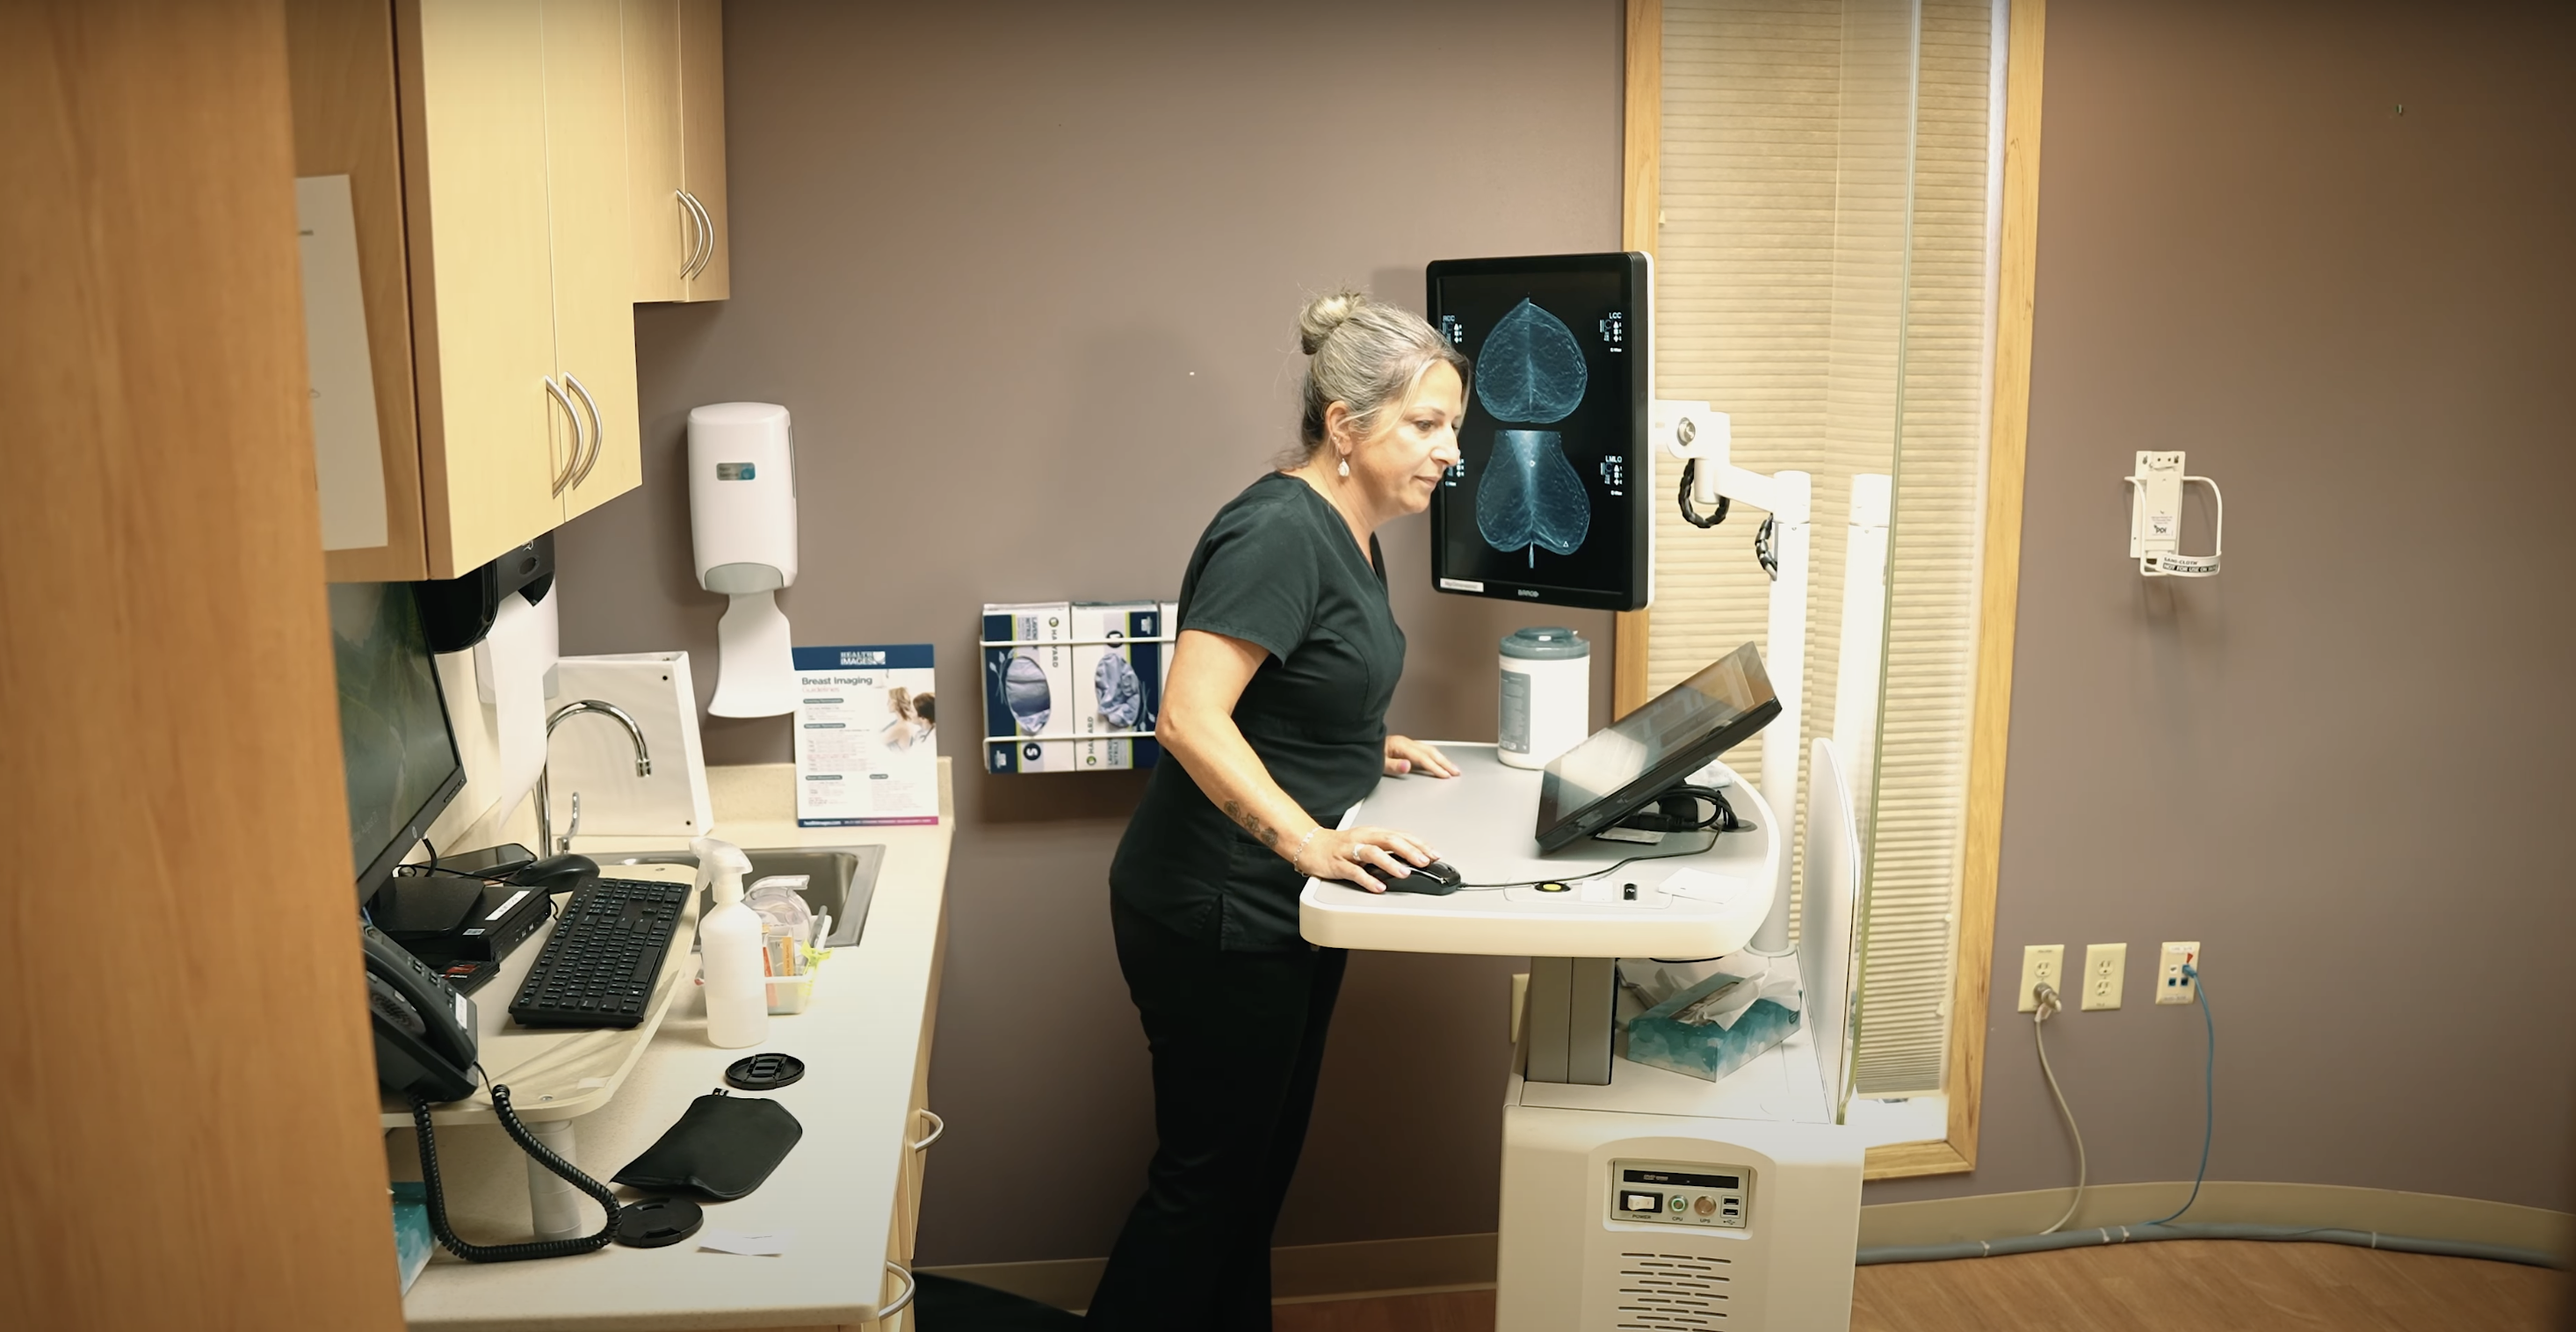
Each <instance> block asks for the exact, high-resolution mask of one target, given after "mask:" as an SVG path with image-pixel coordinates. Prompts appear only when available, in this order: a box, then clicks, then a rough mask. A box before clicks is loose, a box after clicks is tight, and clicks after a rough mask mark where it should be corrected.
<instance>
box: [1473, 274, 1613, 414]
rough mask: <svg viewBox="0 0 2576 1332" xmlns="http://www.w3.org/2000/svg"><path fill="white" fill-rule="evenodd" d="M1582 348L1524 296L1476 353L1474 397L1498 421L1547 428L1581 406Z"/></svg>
mask: <svg viewBox="0 0 2576 1332" xmlns="http://www.w3.org/2000/svg"><path fill="white" fill-rule="evenodd" d="M1589 378H1590V376H1589V375H1588V374H1587V373H1586V372H1585V371H1584V368H1583V348H1582V347H1581V346H1580V345H1579V344H1577V343H1576V342H1575V340H1574V330H1572V329H1570V328H1567V327H1566V326H1565V321H1564V320H1562V319H1559V318H1557V317H1556V316H1555V315H1552V314H1549V313H1548V312H1547V311H1545V310H1542V309H1540V308H1539V307H1538V306H1537V305H1535V304H1532V303H1531V301H1530V299H1529V298H1528V297H1526V296H1524V297H1522V298H1521V303H1520V304H1518V305H1515V306H1513V307H1512V312H1511V313H1510V314H1507V315H1504V316H1503V318H1502V322H1501V323H1498V324H1496V325H1494V331H1493V332H1491V333H1488V334H1486V335H1485V345H1484V346H1483V347H1480V348H1478V349H1477V355H1476V396H1477V397H1479V398H1482V399H1483V400H1484V403H1485V410H1486V411H1488V412H1491V413H1493V414H1494V419H1496V420H1498V421H1512V422H1516V423H1521V424H1526V425H1552V424H1554V423H1556V422H1558V421H1562V420H1564V419H1565V418H1567V417H1569V416H1572V415H1573V414H1574V409H1575V408H1577V407H1580V406H1582V405H1583V386H1584V384H1585V382H1586V381H1587V380H1588V379H1589Z"/></svg>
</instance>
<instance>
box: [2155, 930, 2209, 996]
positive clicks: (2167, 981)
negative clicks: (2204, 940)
mask: <svg viewBox="0 0 2576 1332" xmlns="http://www.w3.org/2000/svg"><path fill="white" fill-rule="evenodd" d="M2186 962H2188V963H2190V964H2191V968H2192V970H2194V971H2198V970H2199V969H2200V943H2199V941H2198V940H2193V941H2191V942H2188V943H2168V944H2166V945H2165V947H2164V954H2163V957H2162V959H2161V960H2160V961H2158V962H2157V963H2156V1002H2157V1003H2160V1004H2188V1003H2193V1002H2196V1001H2198V1000H2199V998H2200V986H2199V984H2198V983H2197V982H2195V981H2193V980H2192V978H2191V977H2189V976H2186V975H2184V974H2182V968H2183V964H2184V963H2186Z"/></svg>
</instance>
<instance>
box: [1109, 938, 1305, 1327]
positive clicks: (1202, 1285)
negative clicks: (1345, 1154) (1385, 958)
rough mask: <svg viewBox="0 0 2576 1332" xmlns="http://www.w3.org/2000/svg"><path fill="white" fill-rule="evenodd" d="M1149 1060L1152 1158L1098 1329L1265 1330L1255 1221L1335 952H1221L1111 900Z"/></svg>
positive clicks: (1266, 1269)
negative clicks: (1151, 1061)
mask: <svg viewBox="0 0 2576 1332" xmlns="http://www.w3.org/2000/svg"><path fill="white" fill-rule="evenodd" d="M1110 922H1111V925H1112V926H1113V927H1114V928H1115V930H1116V932H1117V937H1118V969H1119V970H1120V971H1121V972H1124V973H1125V974H1126V977H1127V992H1128V994H1129V995H1131V996H1133V997H1134V999H1135V1001H1136V1011H1137V1014H1138V1015H1139V1016H1140V1017H1142V1018H1143V1019H1144V1024H1145V1040H1146V1044H1147V1045H1148V1046H1149V1047H1150V1048H1151V1049H1152V1051H1153V1056H1154V1132H1155V1136H1156V1137H1157V1139H1158V1141H1157V1143H1156V1144H1155V1148H1154V1159H1153V1163H1152V1164H1151V1165H1149V1166H1147V1167H1146V1171H1145V1196H1143V1197H1142V1198H1139V1199H1137V1200H1136V1207H1135V1210H1133V1211H1131V1212H1129V1213H1128V1214H1127V1225H1126V1228H1125V1229H1123V1230H1121V1231H1119V1232H1118V1244H1117V1247H1115V1248H1113V1249H1112V1250H1110V1253H1109V1270H1108V1271H1107V1272H1105V1273H1103V1274H1102V1275H1101V1278H1100V1289H1099V1290H1098V1291H1097V1292H1095V1293H1094V1294H1093V1295H1092V1297H1091V1314H1090V1319H1091V1321H1092V1322H1094V1323H1098V1324H1100V1325H1102V1326H1104V1327H1110V1328H1118V1329H1139V1330H1142V1329H1153V1330H1154V1332H1164V1330H1165V1329H1170V1332H1244V1330H1245V1329H1258V1330H1259V1332H1267V1329H1268V1328H1269V1327H1270V1231H1271V1228H1272V1226H1273V1225H1274V1224H1275V1223H1276V1222H1277V1221H1278V1219H1279V1204H1280V1201H1281V1200H1282V1199H1284V1198H1286V1197H1287V1194H1288V1181H1289V1179H1290V1177H1291V1176H1293V1175H1295V1174H1296V1173H1297V1153H1298V1151H1299V1149H1301V1148H1303V1147H1304V1146H1305V1143H1306V1121H1307V1119H1308V1118H1309V1117H1310V1116H1311V1115H1312V1113H1313V1111H1314V1107H1315V1075H1316V1073H1317V1071H1318V1070H1320V1069H1321V1068H1322V1067H1323V1063H1324V1034H1325V1030H1326V1028H1328V1027H1329V1026H1330V1025H1331V1024H1332V1019H1333V1000H1334V998H1335V997H1336V996H1338V995H1339V994H1340V993H1341V989H1342V969H1343V967H1344V965H1345V964H1347V962H1348V961H1349V958H1350V955H1349V954H1348V953H1346V952H1344V951H1342V950H1341V949H1338V948H1325V949H1316V948H1311V947H1308V946H1306V945H1304V944H1299V945H1297V946H1296V947H1295V948H1294V949H1293V950H1292V951H1288V952H1280V953H1228V952H1221V951H1219V950H1217V949H1214V948H1210V947H1208V946H1207V945H1205V944H1201V943H1197V942H1195V941H1193V940H1191V939H1189V938H1187V937H1184V936H1183V935H1181V934H1180V933H1179V932H1178V931H1175V930H1173V929H1171V928H1170V927H1169V926H1166V925H1164V924H1162V923H1161V922H1159V921H1156V920H1154V919H1152V918H1151V917H1149V916H1146V915H1144V914H1142V913H1140V912H1138V911H1135V910H1133V909H1132V908H1129V907H1126V906H1124V905H1120V904H1118V903H1115V902H1113V903H1111V905H1110Z"/></svg>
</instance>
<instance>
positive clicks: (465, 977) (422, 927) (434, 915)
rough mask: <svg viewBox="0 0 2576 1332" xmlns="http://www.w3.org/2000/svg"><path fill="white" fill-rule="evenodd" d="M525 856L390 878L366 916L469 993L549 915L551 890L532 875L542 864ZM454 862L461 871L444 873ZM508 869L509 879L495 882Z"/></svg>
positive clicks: (476, 858) (493, 852) (470, 860)
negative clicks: (489, 873) (488, 871)
mask: <svg viewBox="0 0 2576 1332" xmlns="http://www.w3.org/2000/svg"><path fill="white" fill-rule="evenodd" d="M532 859H533V857H531V856H529V855H528V854H527V849H526V848H525V847H519V846H507V847H494V848H491V849H490V850H488V851H482V852H475V853H472V854H471V855H470V856H461V857H456V858H455V859H453V860H447V861H442V862H441V872H440V873H437V874H410V875H399V876H396V877H395V878H393V879H392V880H391V881H390V882H388V883H386V884H385V886H384V887H383V888H381V889H379V890H377V892H376V895H375V898H374V900H373V901H372V902H370V903H369V912H368V914H369V917H370V918H371V919H372V920H373V921H374V922H375V926H376V928H377V929H379V930H382V931H384V932H385V934H386V935H388V936H390V937H391V938H392V939H393V940H394V942H396V943H399V944H401V945H402V946H403V948H404V949H405V950H406V951H408V952H410V953H411V955H412V956H414V957H417V958H419V959H420V960H421V961H423V962H426V963H428V964H429V965H430V966H431V967H433V968H435V969H436V970H437V971H438V972H439V974H440V975H442V976H444V977H446V979H447V982H448V984H450V985H453V986H455V987H456V988H457V989H458V990H459V991H461V992H464V993H467V994H471V993H473V992H474V991H475V990H478V989H480V988H482V986H483V984H484V982H486V981H489V980H490V979H492V977H493V976H495V975H497V974H499V972H500V963H501V959H503V958H505V957H508V956H509V955H510V950H512V949H514V948H517V947H518V946H519V945H520V944H521V943H523V942H525V941H526V940H527V938H528V936H530V935H532V934H535V933H536V932H537V928H538V927H539V926H541V925H543V924H545V923H546V917H547V916H548V915H549V914H550V913H551V911H552V908H553V905H554V904H553V902H552V901H551V900H550V898H549V896H548V894H549V893H550V892H554V891H559V890H558V889H555V888H553V887H552V885H551V883H550V881H549V880H547V879H544V878H542V877H537V876H534V875H533V874H532V871H533V870H534V869H536V868H537V867H538V866H542V865H544V864H545V863H546V862H543V861H538V862H537V863H536V865H533V866H532V865H530V864H529V861H530V860H532ZM583 863H584V864H585V865H586V864H588V863H589V862H588V861H584V862H583ZM460 864H461V865H462V869H461V872H448V869H449V867H451V866H459V865H460ZM485 866H489V867H491V869H492V871H493V873H492V876H491V877H486V875H485V873H484V872H483V869H482V867H485ZM512 870H514V871H516V873H515V875H514V877H512V878H510V879H507V880H504V879H502V878H500V877H499V874H500V873H502V872H506V871H512ZM567 886H569V885H567Z"/></svg>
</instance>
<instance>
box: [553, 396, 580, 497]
mask: <svg viewBox="0 0 2576 1332" xmlns="http://www.w3.org/2000/svg"><path fill="white" fill-rule="evenodd" d="M543 382H544V383H545V386H546V396H547V397H549V398H552V399H554V400H555V404H556V405H557V406H559V407H561V408H563V411H564V420H566V421H569V422H571V423H572V457H571V458H569V459H567V460H566V461H565V462H564V469H563V475H561V476H558V477H556V478H555V484H554V488H553V489H552V490H550V491H548V492H547V493H548V494H551V495H554V496H556V497H557V498H561V497H562V495H563V493H564V487H565V486H568V485H571V484H572V473H573V469H574V468H576V467H579V466H581V448H582V444H581V413H580V412H578V411H575V410H574V409H573V405H572V399H570V398H567V397H565V396H564V391H563V389H562V388H560V387H558V386H557V385H556V384H555V379H554V376H552V375H548V376H546V377H545V379H544V381H543ZM547 461H548V464H549V465H551V464H552V462H553V460H552V459H548V460H547Z"/></svg>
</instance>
